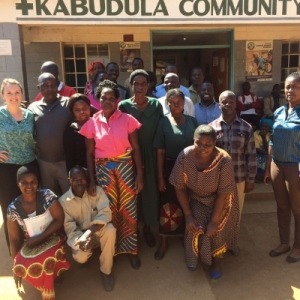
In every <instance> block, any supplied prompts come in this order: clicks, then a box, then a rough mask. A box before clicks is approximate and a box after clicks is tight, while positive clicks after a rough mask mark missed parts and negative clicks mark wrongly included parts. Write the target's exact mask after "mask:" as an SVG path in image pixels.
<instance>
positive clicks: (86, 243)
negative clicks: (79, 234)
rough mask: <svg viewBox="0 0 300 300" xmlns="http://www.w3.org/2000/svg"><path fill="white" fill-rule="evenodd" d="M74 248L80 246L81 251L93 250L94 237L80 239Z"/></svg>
mask: <svg viewBox="0 0 300 300" xmlns="http://www.w3.org/2000/svg"><path fill="white" fill-rule="evenodd" d="M74 246H78V247H79V249H80V250H81V251H88V250H90V249H92V246H93V243H92V235H90V236H88V237H86V238H79V239H78V240H77V242H76V243H75V244H74Z"/></svg>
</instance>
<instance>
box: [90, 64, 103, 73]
mask: <svg viewBox="0 0 300 300" xmlns="http://www.w3.org/2000/svg"><path fill="white" fill-rule="evenodd" d="M100 71H105V68H104V67H103V66H102V65H101V64H99V63H95V64H94V65H93V72H94V74H96V73H98V72H100Z"/></svg>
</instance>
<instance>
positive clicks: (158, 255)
mask: <svg viewBox="0 0 300 300" xmlns="http://www.w3.org/2000/svg"><path fill="white" fill-rule="evenodd" d="M165 254H166V252H161V251H156V252H155V253H154V258H155V259H156V260H161V259H163V258H164V257H165Z"/></svg>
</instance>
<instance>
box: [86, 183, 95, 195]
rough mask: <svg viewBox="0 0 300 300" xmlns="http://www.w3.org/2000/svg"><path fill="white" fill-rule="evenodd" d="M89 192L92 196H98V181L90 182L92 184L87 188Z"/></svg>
mask: <svg viewBox="0 0 300 300" xmlns="http://www.w3.org/2000/svg"><path fill="white" fill-rule="evenodd" d="M87 192H88V194H89V195H90V196H96V183H95V181H93V182H90V184H89V186H88V188H87Z"/></svg>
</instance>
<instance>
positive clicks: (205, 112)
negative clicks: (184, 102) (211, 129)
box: [195, 82, 221, 125]
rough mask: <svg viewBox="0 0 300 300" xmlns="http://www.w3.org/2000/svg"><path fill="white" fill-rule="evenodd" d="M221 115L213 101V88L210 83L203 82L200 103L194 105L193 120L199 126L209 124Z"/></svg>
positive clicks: (216, 103) (217, 105)
mask: <svg viewBox="0 0 300 300" xmlns="http://www.w3.org/2000/svg"><path fill="white" fill-rule="evenodd" d="M220 115H221V109H220V107H219V103H218V102H216V101H215V100H214V88H213V85H212V84H211V83H210V82H203V83H202V85H201V89H200V101H199V102H198V103H196V104H195V118H196V119H197V122H198V124H199V125H202V124H206V125H207V124H209V123H210V122H212V121H214V120H215V119H217V118H219V117H220Z"/></svg>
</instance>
